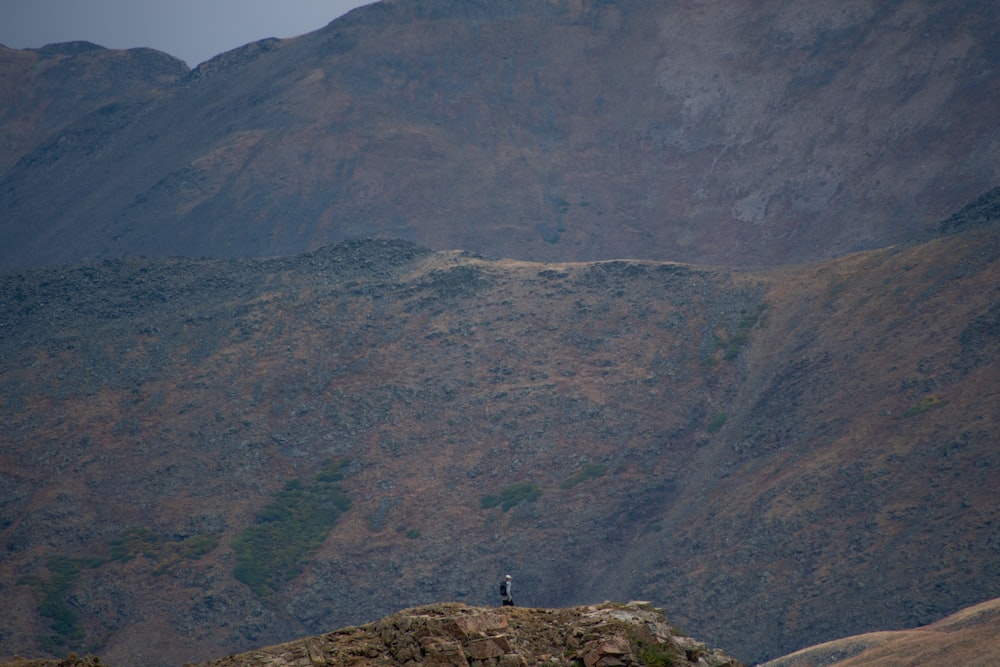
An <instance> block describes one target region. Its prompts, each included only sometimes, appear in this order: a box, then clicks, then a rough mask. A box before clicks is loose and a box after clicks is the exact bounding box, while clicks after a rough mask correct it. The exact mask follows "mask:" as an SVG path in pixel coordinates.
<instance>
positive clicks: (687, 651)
mask: <svg viewBox="0 0 1000 667" xmlns="http://www.w3.org/2000/svg"><path fill="white" fill-rule="evenodd" d="M740 664H741V663H739V662H738V661H737V660H735V659H734V658H732V657H731V656H729V655H727V654H726V653H724V652H723V651H721V650H718V649H711V648H709V647H708V646H706V645H705V644H703V643H701V642H698V641H697V640H695V639H692V638H691V637H686V636H683V635H679V634H676V631H675V630H674V629H673V628H671V627H670V625H669V624H668V623H667V619H666V617H665V616H664V615H663V611H662V610H660V609H657V608H655V607H653V606H652V605H651V604H650V603H648V602H629V603H627V604H615V603H611V602H605V603H603V604H599V605H591V606H583V607H572V608H567V609H530V608H517V607H501V608H498V609H488V608H483V607H471V606H468V605H464V604H458V603H451V604H436V605H429V606H424V607H418V608H414V609H409V610H405V611H401V612H399V613H397V614H393V615H392V616H388V617H386V618H384V619H382V620H380V621H376V622H375V623H371V624H368V625H363V626H358V627H349V628H344V629H342V630H338V631H335V632H331V633H329V634H325V635H321V636H318V637H310V638H307V639H301V640H297V641H293V642H289V643H287V644H281V645H278V646H272V647H269V648H265V649H261V650H258V651H250V652H247V653H242V654H239V655H235V656H230V657H228V658H224V659H221V660H214V661H210V662H206V663H202V664H201V665H200V667H237V666H239V667H326V666H327V665H355V666H357V667H363V666H368V665H370V666H372V667H375V666H376V665H403V666H405V667H417V666H418V665H437V666H441V667H445V666H449V667H451V666H453V667H528V665H552V666H553V667H556V666H558V665H574V666H578V667H626V666H628V665H676V666H682V665H697V666H698V667H737V666H738V665H740Z"/></svg>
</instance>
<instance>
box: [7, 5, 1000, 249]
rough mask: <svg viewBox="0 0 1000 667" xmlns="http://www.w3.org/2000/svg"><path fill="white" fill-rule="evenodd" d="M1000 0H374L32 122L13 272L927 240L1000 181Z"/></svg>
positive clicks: (16, 183)
mask: <svg viewBox="0 0 1000 667" xmlns="http://www.w3.org/2000/svg"><path fill="white" fill-rule="evenodd" d="M998 12H1000V9H998V6H997V5H996V3H992V2H945V3H942V2H934V3H930V2H915V3H905V4H892V5H885V6H877V7H876V6H872V5H870V3H861V2H854V3H848V4H846V5H845V4H838V5H836V6H833V5H823V4H817V3H810V2H805V1H798V2H792V3H789V2H783V1H782V2H779V1H777V0H769V1H767V2H750V1H749V0H742V1H740V2H730V3H722V4H719V3H716V4H714V5H712V6H711V8H708V7H703V6H701V5H688V4H684V3H662V2H654V1H652V0H625V1H623V2H616V3H607V2H595V1H589V0H588V1H585V2H580V1H579V0H561V1H559V2H547V3H538V2H528V1H527V0H519V1H517V2H504V3H502V4H497V3H490V2H454V1H453V0H401V1H396V2H381V3H375V4H372V5H369V6H366V7H363V8H360V9H358V10H356V11H354V12H351V13H350V14H348V15H347V16H345V17H342V18H340V19H338V20H336V21H334V22H332V23H331V24H330V25H328V26H326V27H325V28H323V29H321V30H318V31H316V32H314V33H311V34H309V35H305V36H302V37H299V38H296V39H291V40H280V41H279V40H267V41H263V42H258V43H255V44H250V45H247V46H246V47H244V48H242V49H238V50H236V51H234V52H231V53H229V54H224V55H223V56H220V57H219V58H217V59H215V60H213V61H210V62H209V63H205V64H204V65H202V66H200V67H198V68H197V69H196V70H195V71H193V72H191V73H190V74H189V75H188V76H186V77H184V78H183V80H181V81H179V82H177V83H176V84H175V85H174V86H173V87H172V93H171V94H170V95H165V96H161V97H159V98H158V99H157V101H156V103H155V104H152V105H147V104H144V103H143V104H137V103H135V99H134V97H132V96H128V95H124V94H123V95H122V96H121V98H120V100H119V101H118V103H117V104H115V105H113V106H110V107H105V108H102V109H100V110H97V111H91V110H90V109H88V108H87V107H82V108H81V111H82V112H90V113H81V115H80V117H79V118H78V119H77V122H76V123H75V124H74V125H72V126H70V127H65V128H61V129H60V130H59V131H58V132H57V133H55V134H48V135H45V132H44V130H45V128H42V127H39V128H38V131H39V133H40V135H45V136H44V137H42V136H39V137H36V139H35V145H36V146H37V148H36V149H35V150H34V151H33V152H31V153H30V154H29V155H28V156H27V157H26V159H25V160H24V161H22V162H20V163H19V164H18V165H17V166H16V167H14V168H12V169H11V170H9V171H7V172H6V174H5V175H4V176H3V177H2V180H0V193H2V194H0V233H2V235H3V237H4V238H5V239H9V240H10V241H9V242H7V243H5V244H4V246H3V247H2V248H0V266H3V267H8V268H26V267H35V266H53V265H56V264H60V263H67V262H76V261H81V260H83V259H85V258H90V259H101V258H114V257H121V256H137V255H141V256H172V255H182V256H212V257H245V256H260V255H273V254H286V253H294V252H301V251H304V250H310V249H315V248H317V247H319V246H321V245H324V244H327V243H332V242H337V241H340V240H343V239H352V238H367V237H375V236H383V237H395V238H406V239H409V240H412V241H415V242H417V243H420V244H422V245H425V246H428V247H431V248H435V249H440V250H447V249H452V248H462V249H465V250H468V251H472V252H480V253H485V254H488V255H491V256H503V257H513V258H519V259H528V260H536V261H582V260H596V259H616V258H625V257H629V258H641V259H653V260H675V261H686V262H694V263H711V264H717V265H747V264H751V265H769V264H779V263H781V264H783V263H794V262H801V261H811V260H818V259H823V258H830V257H835V256H839V255H843V254H845V253H848V252H851V251H855V250H859V249H864V248H872V247H881V246H884V245H887V244H892V243H898V242H901V241H906V240H912V239H913V238H914V237H915V235H923V234H926V233H928V232H930V231H931V230H932V228H933V225H934V224H936V222H937V221H938V220H940V219H941V218H942V217H944V216H945V215H947V214H948V213H950V212H951V211H953V210H955V209H956V208H958V207H959V206H961V205H962V204H964V203H965V202H966V201H968V200H969V199H971V198H972V197H974V196H976V195H978V194H979V193H980V192H982V191H985V190H986V189H988V188H990V187H993V186H995V185H996V184H997V183H998V182H1000V173H998V168H997V165H998V164H1000V159H998V151H1000V140H998V130H997V126H996V123H995V122H994V120H995V116H996V113H995V111H996V100H998V99H1000V89H998V85H1000V71H998V62H1000V60H998V58H997V52H996V48H995V45H996V44H997V43H998V40H997V35H996V26H997V25H1000V15H998ZM72 81H73V79H67V82H66V84H65V85H66V86H67V87H69V86H71V85H75V84H72V83H71V82H72ZM144 87H145V84H143V85H142V86H140V87H139V88H140V91H141V90H144ZM43 97H44V95H43ZM51 98H52V99H53V100H55V99H59V98H60V94H59V93H58V92H54V93H51Z"/></svg>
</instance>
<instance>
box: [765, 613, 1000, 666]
mask: <svg viewBox="0 0 1000 667" xmlns="http://www.w3.org/2000/svg"><path fill="white" fill-rule="evenodd" d="M998 623H1000V601H998V600H990V601H988V602H983V603H982V604H978V605H975V606H973V607H969V608H967V609H963V610H961V611H959V612H957V613H955V614H952V615H951V616H949V617H948V618H945V619H943V620H940V621H937V622H935V623H932V624H930V625H928V626H926V627H922V628H918V629H916V630H896V631H892V632H872V633H868V634H864V635H860V636H857V637H847V638H845V639H838V640H836V641H832V642H828V643H826V644H822V645H820V646H813V647H810V648H807V649H803V650H802V651H797V652H796V653H793V654H792V655H789V656H785V657H783V658H778V659H777V660H772V661H770V662H768V663H766V664H764V665H762V666H761V667H819V666H820V665H823V666H824V667H877V666H886V667H891V666H892V665H901V664H907V665H916V664H919V665H927V666H928V667H934V666H936V665H941V666H942V667H944V666H946V665H956V664H957V665H970V666H971V665H984V666H985V665H995V664H997V662H998V661H1000V645H998V644H997V640H996V639H997V637H998V636H1000V627H998Z"/></svg>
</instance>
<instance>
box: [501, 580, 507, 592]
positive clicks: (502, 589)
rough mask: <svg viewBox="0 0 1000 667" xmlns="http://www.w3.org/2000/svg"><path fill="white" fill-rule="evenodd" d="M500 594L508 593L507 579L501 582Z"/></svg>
mask: <svg viewBox="0 0 1000 667" xmlns="http://www.w3.org/2000/svg"><path fill="white" fill-rule="evenodd" d="M500 595H507V582H506V581H501V582H500Z"/></svg>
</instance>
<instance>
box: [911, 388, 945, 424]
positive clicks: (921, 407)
mask: <svg viewBox="0 0 1000 667" xmlns="http://www.w3.org/2000/svg"><path fill="white" fill-rule="evenodd" d="M945 405H948V401H946V400H945V399H944V398H942V397H940V396H938V395H937V394H931V395H930V396H924V398H923V399H921V401H920V402H919V403H917V404H916V405H914V406H913V407H911V408H908V409H907V410H906V412H904V413H903V419H909V418H910V417H914V416H916V415H919V414H921V413H924V412H927V411H928V410H932V409H934V408H941V407H944V406H945Z"/></svg>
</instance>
